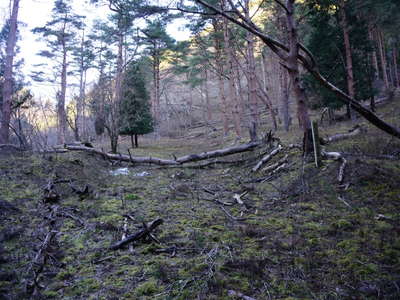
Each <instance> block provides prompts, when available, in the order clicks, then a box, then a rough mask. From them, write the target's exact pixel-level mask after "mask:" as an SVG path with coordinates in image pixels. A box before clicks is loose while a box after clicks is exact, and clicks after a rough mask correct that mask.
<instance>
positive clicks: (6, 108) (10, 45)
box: [0, 0, 19, 144]
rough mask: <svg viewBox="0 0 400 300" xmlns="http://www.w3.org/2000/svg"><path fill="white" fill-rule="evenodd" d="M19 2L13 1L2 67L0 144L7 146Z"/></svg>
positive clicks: (17, 0)
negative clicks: (4, 59)
mask: <svg viewBox="0 0 400 300" xmlns="http://www.w3.org/2000/svg"><path fill="white" fill-rule="evenodd" d="M18 9H19V0H14V2H13V6H12V11H11V18H10V31H9V34H8V38H7V47H6V61H5V66H4V85H3V106H2V114H3V117H2V118H1V127H0V143H3V144H8V143H9V138H10V128H9V126H10V120H11V107H12V93H13V61H14V55H15V50H14V49H15V44H16V41H17V26H18Z"/></svg>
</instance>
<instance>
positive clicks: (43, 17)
mask: <svg viewBox="0 0 400 300" xmlns="http://www.w3.org/2000/svg"><path fill="white" fill-rule="evenodd" d="M8 6H9V1H6V0H2V1H0V26H2V25H3V24H4V21H5V20H6V19H7V18H8V16H9V7H8ZM53 6H54V0H22V1H21V3H20V13H19V21H20V22H22V23H24V24H25V25H22V26H21V25H19V30H20V32H21V36H20V40H19V41H18V46H19V47H20V49H21V52H20V54H19V55H18V58H19V59H21V58H23V59H24V60H25V64H24V67H23V68H22V70H23V72H24V74H25V75H29V74H30V73H31V72H32V71H33V70H35V67H34V65H36V64H41V63H46V62H45V60H44V59H43V58H41V57H39V56H38V55H37V53H38V52H39V51H40V50H42V49H44V48H45V45H44V43H43V42H41V41H38V36H37V35H35V34H33V33H32V32H31V30H32V29H33V28H35V27H40V26H44V25H45V24H46V22H47V21H48V20H49V19H50V14H51V10H52V8H53ZM73 7H74V9H75V12H76V13H77V14H80V15H84V16H86V20H87V21H86V24H87V26H88V30H90V26H91V24H92V21H93V20H94V19H106V18H107V14H108V13H109V10H108V7H107V6H101V7H95V6H94V5H91V4H89V1H85V0H74V4H73ZM182 25H183V23H182V22H181V21H179V20H178V21H175V22H174V23H172V24H170V25H169V26H168V28H167V31H168V32H169V34H171V35H172V36H173V37H174V38H175V39H176V40H184V39H187V38H188V36H189V33H188V32H187V31H182V30H180V29H181V28H182V27H183V26H182ZM49 67H50V68H51V67H52V66H49ZM36 70H37V68H36ZM88 75H89V76H88V77H89V83H90V81H91V80H92V79H93V80H94V79H95V76H96V75H95V74H88ZM27 80H29V81H30V82H31V87H30V88H31V89H32V91H33V93H34V94H35V95H36V96H40V97H44V98H49V99H52V98H54V96H55V93H56V91H57V90H58V88H59V87H58V84H57V83H48V82H33V81H32V80H31V79H30V78H27ZM71 81H74V80H72V78H71ZM70 91H71V92H72V93H77V90H75V91H74V89H71V90H70ZM69 96H71V95H69Z"/></svg>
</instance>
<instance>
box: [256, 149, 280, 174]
mask: <svg viewBox="0 0 400 300" xmlns="http://www.w3.org/2000/svg"><path fill="white" fill-rule="evenodd" d="M282 149H283V148H282V146H281V145H278V147H277V148H275V149H274V150H272V151H271V153H268V154H267V155H265V156H264V157H263V158H262V159H261V160H260V161H259V162H258V163H257V164H256V165H255V166H254V167H253V169H251V170H252V171H253V172H256V171H258V170H259V169H260V168H261V167H262V166H263V165H264V164H266V163H267V162H269V161H270V160H271V159H272V158H273V157H274V156H275V155H277V154H278V153H279V152H280V151H281V150H282Z"/></svg>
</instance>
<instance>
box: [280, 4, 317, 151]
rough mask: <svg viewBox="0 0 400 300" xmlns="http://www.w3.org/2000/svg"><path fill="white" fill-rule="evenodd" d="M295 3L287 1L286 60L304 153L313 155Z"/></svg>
mask: <svg viewBox="0 0 400 300" xmlns="http://www.w3.org/2000/svg"><path fill="white" fill-rule="evenodd" d="M294 2H295V0H287V2H286V7H287V12H286V21H287V29H288V42H289V54H288V57H287V60H286V63H287V69H288V73H289V77H290V82H291V84H292V88H293V92H294V94H295V96H296V100H297V118H298V120H299V125H300V128H301V129H302V130H303V134H304V138H303V151H304V153H305V154H308V153H311V152H312V150H313V145H312V134H311V123H310V117H309V115H308V107H307V96H306V93H305V91H304V88H303V87H302V86H301V84H300V72H299V63H298V61H297V56H298V54H299V42H298V36H297V25H296V21H295V20H294Z"/></svg>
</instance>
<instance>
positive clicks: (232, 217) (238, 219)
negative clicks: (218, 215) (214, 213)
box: [219, 206, 246, 221]
mask: <svg viewBox="0 0 400 300" xmlns="http://www.w3.org/2000/svg"><path fill="white" fill-rule="evenodd" d="M219 208H220V209H222V211H223V212H224V213H225V214H226V215H227V216H228V217H229V218H231V219H232V220H234V221H245V220H246V218H236V217H234V216H232V215H231V214H230V213H229V212H228V211H227V210H226V209H225V208H224V207H223V206H220V207H219Z"/></svg>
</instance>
